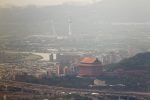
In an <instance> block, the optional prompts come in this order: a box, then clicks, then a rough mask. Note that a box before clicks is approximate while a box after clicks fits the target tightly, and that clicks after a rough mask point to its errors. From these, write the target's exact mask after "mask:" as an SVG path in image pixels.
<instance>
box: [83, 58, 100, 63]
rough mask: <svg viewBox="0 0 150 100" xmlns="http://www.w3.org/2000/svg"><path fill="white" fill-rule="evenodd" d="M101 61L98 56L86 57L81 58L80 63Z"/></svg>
mask: <svg viewBox="0 0 150 100" xmlns="http://www.w3.org/2000/svg"><path fill="white" fill-rule="evenodd" d="M96 62H99V61H98V59H97V58H93V57H84V58H83V59H81V60H80V63H87V64H92V63H96Z"/></svg>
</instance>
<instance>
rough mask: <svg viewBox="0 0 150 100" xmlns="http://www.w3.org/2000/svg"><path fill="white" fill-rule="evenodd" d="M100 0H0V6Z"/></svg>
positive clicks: (45, 4)
mask: <svg viewBox="0 0 150 100" xmlns="http://www.w3.org/2000/svg"><path fill="white" fill-rule="evenodd" d="M101 1H102V0H0V7H12V6H20V7H22V6H30V5H34V6H50V5H63V4H71V5H88V4H94V3H97V2H101Z"/></svg>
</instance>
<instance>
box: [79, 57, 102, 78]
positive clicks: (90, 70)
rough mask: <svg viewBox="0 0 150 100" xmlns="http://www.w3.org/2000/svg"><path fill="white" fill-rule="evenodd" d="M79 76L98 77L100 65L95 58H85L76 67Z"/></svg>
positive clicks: (100, 69)
mask: <svg viewBox="0 0 150 100" xmlns="http://www.w3.org/2000/svg"><path fill="white" fill-rule="evenodd" d="M77 67H78V68H79V73H78V75H79V76H99V75H101V71H102V64H101V62H100V61H99V60H98V59H97V58H92V57H85V58H83V59H81V60H80V63H79V64H78V65H77Z"/></svg>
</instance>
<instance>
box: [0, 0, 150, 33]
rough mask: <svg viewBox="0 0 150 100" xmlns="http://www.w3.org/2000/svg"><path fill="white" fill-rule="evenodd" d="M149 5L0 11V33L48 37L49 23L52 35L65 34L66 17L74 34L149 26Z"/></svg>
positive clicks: (106, 3)
mask: <svg viewBox="0 0 150 100" xmlns="http://www.w3.org/2000/svg"><path fill="white" fill-rule="evenodd" d="M149 4H150V1H149V0H103V1H102V2H100V3H97V4H93V5H86V6H75V5H67V4H64V5H59V6H47V7H36V6H28V7H12V8H0V22H1V23H0V33H19V34H21V33H23V34H25V33H26V34H27V33H30V34H33V33H39V34H40V33H52V29H51V20H53V21H54V24H55V27H56V32H57V33H59V34H66V33H67V32H68V18H69V17H70V16H71V19H72V30H73V32H74V33H87V34H91V33H92V34H93V33H98V32H101V31H106V33H108V32H107V30H110V31H111V30H112V29H113V27H112V26H111V23H115V22H120V23H122V22H123V23H134V22H135V23H137V22H138V23H148V22H150V10H149V9H150V7H149Z"/></svg>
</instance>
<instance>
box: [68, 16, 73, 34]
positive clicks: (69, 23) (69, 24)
mask: <svg viewBox="0 0 150 100" xmlns="http://www.w3.org/2000/svg"><path fill="white" fill-rule="evenodd" d="M71 24H72V21H71V18H69V19H68V27H69V28H68V35H69V36H71V35H72V29H71Z"/></svg>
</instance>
